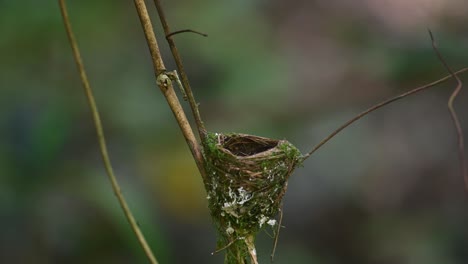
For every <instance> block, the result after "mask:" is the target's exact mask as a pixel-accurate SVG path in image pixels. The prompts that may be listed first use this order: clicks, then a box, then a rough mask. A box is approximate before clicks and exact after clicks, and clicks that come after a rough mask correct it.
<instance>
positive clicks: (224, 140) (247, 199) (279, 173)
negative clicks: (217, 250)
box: [204, 133, 302, 263]
mask: <svg viewBox="0 0 468 264" xmlns="http://www.w3.org/2000/svg"><path fill="white" fill-rule="evenodd" d="M204 156H205V159H206V171H207V174H208V179H209V180H208V181H207V183H206V189H207V192H208V196H207V197H209V199H208V203H209V208H210V211H211V215H212V218H213V220H214V223H215V225H216V227H217V229H218V232H219V234H220V242H219V246H220V247H223V246H226V245H229V244H231V245H230V246H229V247H228V248H227V255H226V263H239V258H240V257H242V258H246V257H247V255H248V252H247V251H246V250H248V248H249V247H251V245H247V244H249V243H250V242H247V238H249V241H251V242H252V243H253V238H254V237H255V235H256V234H257V232H258V231H259V230H260V229H261V228H263V227H265V226H267V225H269V226H274V225H275V224H276V220H275V219H274V218H275V216H276V215H277V214H278V211H279V207H280V205H281V200H282V197H283V195H284V193H285V191H286V188H287V180H288V178H289V176H290V175H291V173H292V172H293V170H294V169H295V168H296V166H297V165H298V164H300V162H301V160H302V155H301V153H300V152H299V150H298V149H297V148H295V147H294V146H293V145H292V144H291V143H289V142H287V141H285V140H273V139H268V138H263V137H257V136H251V135H244V134H226V135H225V134H219V133H209V134H207V137H206V140H205V142H204ZM230 259H232V261H229V260H230ZM234 260H236V261H234ZM241 263H242V262H241Z"/></svg>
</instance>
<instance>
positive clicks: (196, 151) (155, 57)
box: [134, 0, 206, 183]
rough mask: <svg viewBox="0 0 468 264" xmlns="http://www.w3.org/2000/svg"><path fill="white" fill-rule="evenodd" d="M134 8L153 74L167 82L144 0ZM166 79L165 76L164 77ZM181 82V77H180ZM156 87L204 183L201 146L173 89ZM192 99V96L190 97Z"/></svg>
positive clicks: (167, 85) (165, 85) (168, 84)
mask: <svg viewBox="0 0 468 264" xmlns="http://www.w3.org/2000/svg"><path fill="white" fill-rule="evenodd" d="M134 2H135V7H136V9H137V12H138V16H139V17H140V22H141V25H142V26H143V32H144V34H145V37H146V42H147V44H148V48H149V50H150V53H151V58H152V61H153V67H154V72H155V75H156V77H157V79H158V80H162V79H164V80H168V79H167V78H161V77H164V76H163V75H165V71H166V69H165V66H164V63H163V60H162V57H161V53H160V51H159V47H158V42H157V40H156V36H155V34H154V30H153V26H152V24H151V19H150V17H149V14H148V10H147V8H146V5H145V1H144V0H134ZM166 77H167V76H166ZM182 80H183V77H182ZM158 86H159V88H160V89H161V92H162V93H163V94H164V96H165V97H166V100H167V103H168V104H169V107H170V108H171V110H172V113H173V114H174V116H175V118H176V120H177V123H178V124H179V127H180V129H181V130H182V133H183V135H184V137H185V141H186V142H187V144H188V146H189V148H190V151H191V152H192V156H193V158H194V159H195V163H196V164H197V167H198V170H199V171H200V174H201V176H202V178H203V180H204V182H205V183H206V173H205V167H204V163H205V161H204V159H203V154H202V151H201V146H200V144H199V143H198V141H197V140H196V138H195V135H194V134H193V130H192V128H191V126H190V123H189V122H188V120H187V117H186V115H185V112H184V110H183V108H182V106H181V105H180V102H179V99H178V98H177V95H176V93H175V91H174V87H173V85H172V82H171V81H164V82H158ZM192 98H193V95H192Z"/></svg>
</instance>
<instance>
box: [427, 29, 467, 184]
mask: <svg viewBox="0 0 468 264" xmlns="http://www.w3.org/2000/svg"><path fill="white" fill-rule="evenodd" d="M428 31H429V36H430V37H431V41H432V48H433V49H434V51H435V53H436V54H437V57H438V58H439V60H440V61H441V62H442V64H443V65H444V67H445V68H446V69H447V71H448V72H449V73H450V75H451V76H452V77H453V78H454V79H455V80H456V81H457V87H456V88H455V90H453V92H452V94H451V95H450V98H449V100H448V103H447V106H448V109H449V111H450V115H451V117H452V120H453V124H454V125H455V129H456V131H457V139H458V158H459V159H460V168H461V173H462V176H463V179H464V182H465V188H466V190H467V191H468V169H467V165H466V159H465V144H464V138H463V130H462V127H461V125H460V121H459V119H458V116H457V113H456V112H455V109H454V107H453V102H454V101H455V98H456V97H457V96H458V94H459V93H460V91H461V89H462V86H463V84H462V82H461V80H460V78H458V76H457V74H456V73H454V72H453V71H452V69H451V68H450V66H449V65H448V64H447V62H446V61H445V59H444V58H443V57H442V54H441V53H440V52H439V50H438V49H437V44H436V42H435V39H434V36H433V35H432V32H431V30H429V29H428Z"/></svg>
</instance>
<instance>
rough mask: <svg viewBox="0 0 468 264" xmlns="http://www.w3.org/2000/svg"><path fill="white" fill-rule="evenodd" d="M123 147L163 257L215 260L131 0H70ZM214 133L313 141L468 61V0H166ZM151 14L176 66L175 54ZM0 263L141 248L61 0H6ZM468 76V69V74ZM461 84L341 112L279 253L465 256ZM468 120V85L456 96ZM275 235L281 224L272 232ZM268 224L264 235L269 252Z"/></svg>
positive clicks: (118, 165) (301, 259) (135, 200)
mask: <svg viewBox="0 0 468 264" xmlns="http://www.w3.org/2000/svg"><path fill="white" fill-rule="evenodd" d="M67 2H68V6H69V11H70V16H71V19H72V23H73V26H74V29H75V33H76V35H77V38H78V41H79V44H80V47H81V51H82V55H83V57H84V61H85V64H86V67H87V71H88V73H89V77H90V80H91V83H92V86H93V87H94V91H95V95H96V99H97V102H98V105H99V107H100V111H101V114H102V119H103V123H104V126H105V132H106V134H107V139H108V144H109V148H110V155H111V159H112V160H113V163H114V166H115V169H116V173H117V175H118V179H119V181H120V183H121V184H122V188H123V192H124V194H125V195H126V197H127V199H128V201H129V204H130V206H131V208H132V209H133V211H134V213H135V214H136V217H137V218H138V220H139V223H140V226H141V228H142V229H143V231H144V232H145V234H146V235H147V237H148V239H149V243H150V244H151V246H152V248H153V249H154V251H155V253H156V256H157V257H158V259H159V260H160V262H161V263H222V259H223V255H222V254H218V255H215V256H211V255H210V253H211V252H212V251H214V250H215V246H216V234H215V232H214V229H213V227H212V226H211V222H210V219H209V214H208V211H207V202H206V194H205V192H204V190H203V186H202V182H201V179H200V176H199V174H198V172H197V171H196V167H195V164H194V162H193V160H192V158H191V156H190V153H189V151H188V148H187V146H186V145H185V142H184V139H183V137H182V135H181V133H180V131H179V130H178V127H177V124H176V122H175V120H174V118H173V117H172V113H171V112H170V110H169V108H168V106H167V105H166V103H165V101H164V99H163V96H162V95H161V94H160V91H159V90H158V88H157V87H156V86H155V78H154V76H153V73H152V66H151V62H150V59H149V52H148V49H147V46H146V43H145V41H144V37H143V33H142V29H141V25H140V24H139V20H138V17H137V14H136V11H135V7H134V5H133V1H110V0H105V1H91V0H86V1H72V0H70V1H67ZM164 5H165V7H166V11H167V16H168V19H169V21H170V24H171V27H172V29H174V30H176V29H185V28H191V29H196V30H199V31H202V32H205V33H207V34H209V37H208V38H203V37H199V36H197V35H193V34H182V35H179V36H177V37H176V42H177V44H178V45H179V49H180V51H181V53H182V55H183V59H184V61H185V66H186V69H187V70H188V74H189V77H190V79H191V81H192V86H193V88H194V91H195V95H196V97H197V99H198V101H199V102H200V103H201V106H200V107H201V113H202V116H203V118H204V120H205V123H206V125H207V127H208V128H209V129H210V130H211V131H223V132H243V133H252V134H257V135H261V136H267V137H272V138H280V139H282V138H286V139H288V140H289V141H291V142H292V143H294V144H295V145H296V146H298V147H299V149H301V150H302V151H303V152H307V151H308V150H310V149H311V148H312V147H313V146H314V144H317V143H318V142H319V141H320V140H321V139H322V138H324V137H325V136H326V135H327V134H328V133H330V132H331V131H333V130H334V129H335V128H336V127H338V126H339V125H340V124H342V123H343V122H345V121H346V120H347V119H349V118H351V117H352V116H353V115H355V114H357V113H358V112H360V111H362V110H364V109H365V108H367V107H368V106H370V105H372V104H374V103H376V102H378V101H380V100H382V99H385V98H388V97H390V96H392V95H395V94H398V93H401V92H403V91H406V90H409V89H411V88H414V87H416V86H418V85H422V84H424V83H427V82H430V81H433V80H436V79H438V78H439V77H442V76H444V75H446V70H445V69H444V68H443V67H442V65H441V63H440V62H439V61H438V60H437V58H436V56H435V54H434V52H433V51H432V49H431V44H430V40H429V36H428V34H427V28H430V29H432V31H433V32H434V34H435V36H436V38H437V40H438V42H439V46H440V50H441V52H442V53H443V54H444V56H445V57H446V58H447V61H448V63H449V64H450V65H451V66H452V67H453V68H460V67H463V66H468V52H467V51H466V47H467V45H468V34H467V32H468V31H467V30H468V4H467V3H466V1H465V0H412V1H408V0H380V1H376V0H355V1H344V0H342V1H325V0H319V1H309V0H295V1H281V0H270V1H261V0H248V1H247V0H242V1H228V0H197V1H194V0H181V1H164ZM148 7H149V8H150V11H151V13H152V14H153V15H154V16H153V17H154V19H153V22H154V24H155V26H156V30H157V34H158V37H159V40H160V46H161V49H162V51H163V55H164V58H165V59H166V64H167V67H168V68H169V69H173V68H174V63H173V61H172V58H171V56H170V54H169V52H168V48H167V45H166V43H165V42H164V41H163V39H164V38H162V37H161V36H162V33H161V32H162V30H161V28H160V26H159V22H158V20H157V19H156V16H155V9H154V5H153V3H152V2H151V1H148ZM0 34H1V36H0V68H1V70H0V225H1V235H0V262H1V263H146V259H145V256H144V254H143V252H142V250H141V249H140V247H139V245H138V243H137V240H136V239H135V237H134V236H133V233H132V232H131V229H130V227H129V226H128V224H127V223H126V221H125V218H124V216H123V214H122V212H121V210H120V208H119V206H118V204H117V201H116V199H115V197H114V196H113V194H112V191H111V187H110V184H109V182H108V180H107V178H106V175H105V171H104V169H103V165H102V163H101V159H100V156H99V149H98V144H97V140H96V136H95V132H94V127H93V124H92V120H91V116H90V111H89V109H88V106H87V103H86V100H85V97H84V94H83V91H82V88H81V84H80V80H79V78H78V74H77V70H76V68H75V64H74V61H73V60H72V54H71V50H70V47H69V44H68V42H67V39H66V35H65V31H64V28H63V25H62V22H61V17H60V14H59V9H58V3H57V1H32V0H26V1H13V0H3V1H0ZM461 78H462V79H466V80H468V77H466V76H461ZM453 88H454V82H453V81H452V82H448V83H446V84H443V85H439V86H438V87H437V88H433V89H431V90H430V91H427V92H425V93H423V94H420V95H417V96H414V97H411V98H407V99H405V100H403V101H399V102H397V103H394V104H392V105H391V106H388V107H386V108H385V109H382V110H379V111H378V112H375V113H373V114H372V115H370V116H368V117H366V118H365V119H363V120H361V121H359V122H358V123H356V124H354V125H353V126H351V127H350V128H348V129H346V130H345V131H344V132H343V133H341V134H340V135H339V136H337V137H336V138H335V139H334V140H333V141H331V142H330V143H328V144H327V145H326V146H324V147H323V148H322V149H321V150H320V151H319V152H317V153H316V154H314V155H313V156H312V157H311V158H310V159H309V160H307V161H306V162H305V163H304V167H302V168H299V169H298V170H297V172H296V173H295V174H294V175H293V176H292V178H291V179H290V181H289V189H288V192H287V194H286V196H285V204H284V220H283V225H284V226H285V228H284V229H282V231H281V236H280V240H279V244H278V248H277V254H276V263H293V264H301V263H316V264H335V263H385V264H387V263H388V264H402V263H426V264H430V263H434V264H436V263H437V264H439V263H445V264H452V263H453V264H455V263H467V262H468V225H467V223H468V207H467V204H468V196H467V194H466V191H465V190H464V187H463V180H462V178H461V176H460V171H459V162H458V160H457V154H456V153H457V152H456V151H457V149H456V136H455V131H454V128H453V124H452V123H451V119H450V116H449V113H448V111H447V109H446V102H447V98H448V96H449V94H450V91H451V90H452V89H453ZM456 107H457V110H458V113H459V115H460V118H461V121H462V125H463V127H464V128H465V136H466V137H467V136H468V135H467V134H466V131H468V114H467V110H468V97H467V93H466V92H462V94H461V96H460V97H459V99H457V101H456ZM268 232H269V233H271V231H268ZM272 244H273V241H272V239H271V238H269V237H268V235H267V234H266V232H262V234H261V235H260V236H259V238H258V254H259V257H260V260H261V262H262V263H268V261H269V255H270V253H271V250H272Z"/></svg>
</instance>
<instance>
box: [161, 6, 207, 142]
mask: <svg viewBox="0 0 468 264" xmlns="http://www.w3.org/2000/svg"><path fill="white" fill-rule="evenodd" d="M154 4H155V5H156V9H157V10H158V15H159V19H160V20H161V24H162V27H163V29H164V34H166V39H167V43H168V44H169V47H170V48H171V52H172V56H173V57H174V60H175V62H176V65H177V69H178V70H179V73H180V77H181V79H182V84H183V86H184V89H185V93H186V94H187V98H188V101H189V104H190V108H191V109H192V114H193V117H194V118H195V123H196V125H197V129H198V134H199V136H200V139H201V141H202V142H204V141H205V138H206V129H205V125H204V124H203V121H202V119H201V116H200V111H199V109H198V103H197V102H196V101H195V97H194V95H193V92H192V88H191V87H190V82H189V80H188V76H187V73H186V72H185V69H184V65H183V63H182V58H181V57H180V54H179V51H178V49H177V47H176V45H175V42H174V40H173V39H172V37H173V36H174V35H175V34H178V33H182V32H193V33H197V34H200V35H203V36H205V37H206V36H207V35H206V34H204V33H200V32H198V31H194V30H180V31H176V32H171V30H170V28H169V24H168V22H167V19H166V15H165V13H164V9H163V7H162V5H161V1H160V0H154Z"/></svg>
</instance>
